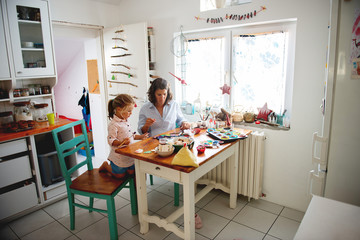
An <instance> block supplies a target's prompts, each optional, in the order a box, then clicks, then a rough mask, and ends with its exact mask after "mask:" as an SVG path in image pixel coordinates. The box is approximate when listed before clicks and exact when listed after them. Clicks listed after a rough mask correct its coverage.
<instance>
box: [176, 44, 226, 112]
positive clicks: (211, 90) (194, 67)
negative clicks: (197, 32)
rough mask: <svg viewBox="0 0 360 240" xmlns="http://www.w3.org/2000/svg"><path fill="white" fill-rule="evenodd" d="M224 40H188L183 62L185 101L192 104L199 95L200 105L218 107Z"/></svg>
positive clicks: (220, 98) (222, 72)
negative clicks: (185, 83)
mask: <svg viewBox="0 0 360 240" xmlns="http://www.w3.org/2000/svg"><path fill="white" fill-rule="evenodd" d="M224 54H225V51H224V38H223V37H221V38H206V39H195V40H189V42H188V51H187V53H186V55H185V57H184V58H183V59H184V60H185V61H184V62H183V63H182V64H185V72H184V78H185V80H186V82H187V83H188V85H187V86H186V87H185V91H186V97H185V100H186V101H188V102H190V103H193V102H194V100H196V99H197V98H198V96H199V94H200V97H201V105H202V106H205V104H206V103H207V102H208V103H209V104H211V105H218V106H220V105H221V103H222V94H221V90H220V89H219V88H220V87H221V86H222V85H223V78H224Z"/></svg>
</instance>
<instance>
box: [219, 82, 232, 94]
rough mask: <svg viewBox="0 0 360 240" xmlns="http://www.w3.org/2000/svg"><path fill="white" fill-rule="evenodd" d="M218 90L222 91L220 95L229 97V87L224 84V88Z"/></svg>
mask: <svg viewBox="0 0 360 240" xmlns="http://www.w3.org/2000/svg"><path fill="white" fill-rule="evenodd" d="M220 89H221V90H222V94H225V93H227V94H229V95H230V89H231V87H230V86H228V85H227V84H226V83H225V84H224V86H222V87H220Z"/></svg>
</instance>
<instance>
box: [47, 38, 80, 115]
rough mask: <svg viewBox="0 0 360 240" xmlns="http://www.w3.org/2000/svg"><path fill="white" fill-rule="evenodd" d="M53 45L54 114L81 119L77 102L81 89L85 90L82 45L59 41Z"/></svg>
mask: <svg viewBox="0 0 360 240" xmlns="http://www.w3.org/2000/svg"><path fill="white" fill-rule="evenodd" d="M54 45H55V56H58V58H56V65H57V70H58V82H57V84H56V86H55V87H54V91H55V92H54V95H55V105H56V112H57V114H59V115H64V116H66V117H68V118H74V119H82V118H83V115H82V113H81V110H82V107H81V106H78V102H79V100H80V98H81V96H82V94H83V87H85V88H87V75H86V71H87V70H86V62H85V49H84V44H83V43H82V42H80V41H74V40H61V39H59V40H55V41H54ZM60 56H64V57H63V58H60ZM65 56H68V57H65ZM59 58H60V59H59ZM59 64H61V65H62V66H61V67H60V65H59ZM58 66H59V67H58Z"/></svg>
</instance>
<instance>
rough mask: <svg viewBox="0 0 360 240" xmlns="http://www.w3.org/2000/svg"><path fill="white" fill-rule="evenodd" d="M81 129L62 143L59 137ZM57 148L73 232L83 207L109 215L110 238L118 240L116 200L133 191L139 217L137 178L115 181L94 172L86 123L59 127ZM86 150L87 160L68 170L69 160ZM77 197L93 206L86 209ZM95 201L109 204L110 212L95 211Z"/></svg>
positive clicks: (55, 135)
mask: <svg viewBox="0 0 360 240" xmlns="http://www.w3.org/2000/svg"><path fill="white" fill-rule="evenodd" d="M77 125H81V130H82V134H81V135H79V136H76V137H75V138H72V139H70V140H67V141H62V137H61V135H59V133H61V132H63V131H65V130H67V129H69V128H73V127H74V126H77ZM52 136H53V138H54V142H55V147H56V150H57V153H58V157H59V161H60V166H61V171H62V174H63V176H64V178H65V183H66V188H67V194H68V201H69V210H70V229H71V230H74V229H75V207H80V208H84V209H87V210H89V212H92V211H96V212H102V213H107V215H108V219H109V229H110V238H111V239H118V232H117V223H116V213H115V212H116V209H115V201H114V197H115V196H116V195H117V194H118V193H119V192H120V191H121V189H123V188H130V199H131V200H130V201H131V213H132V214H133V215H136V214H137V202H136V191H135V184H134V179H133V178H128V179H125V180H119V179H115V178H113V177H111V176H108V174H107V173H102V172H101V173H100V172H99V170H98V169H93V165H92V158H91V152H90V147H89V141H88V138H87V132H86V127H85V121H84V120H79V121H76V122H72V123H70V124H67V125H65V126H62V127H59V128H57V129H54V130H53V131H52ZM81 148H85V151H86V159H85V160H84V161H82V162H80V163H77V165H75V166H71V167H70V169H68V167H67V165H68V164H67V162H66V161H67V159H68V158H67V157H68V156H70V155H72V154H76V152H78V151H79V149H81ZM84 165H87V169H88V170H87V171H86V172H84V173H83V174H81V175H80V176H78V177H76V178H75V179H73V177H72V175H73V173H74V172H75V171H76V170H78V169H79V168H80V167H82V166H84ZM74 194H77V195H82V196H86V197H89V205H82V204H79V203H75V199H74ZM94 198H99V199H104V200H106V205H107V209H106V210H104V209H98V208H95V207H94V206H93V205H94Z"/></svg>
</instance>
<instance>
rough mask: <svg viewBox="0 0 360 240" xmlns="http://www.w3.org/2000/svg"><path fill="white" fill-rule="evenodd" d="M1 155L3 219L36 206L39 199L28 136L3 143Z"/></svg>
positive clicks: (0, 184)
mask: <svg viewBox="0 0 360 240" xmlns="http://www.w3.org/2000/svg"><path fill="white" fill-rule="evenodd" d="M30 149H31V148H30ZM0 157H1V159H0V206H2V208H1V209H2V210H1V211H0V220H1V219H4V218H6V217H9V216H11V215H13V214H16V213H18V212H20V211H23V210H26V209H28V208H30V207H34V206H36V205H37V204H39V200H38V194H37V191H36V184H35V181H34V177H33V173H32V168H31V162H30V155H29V147H28V142H27V138H20V139H17V140H13V141H7V142H3V143H1V144H0Z"/></svg>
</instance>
